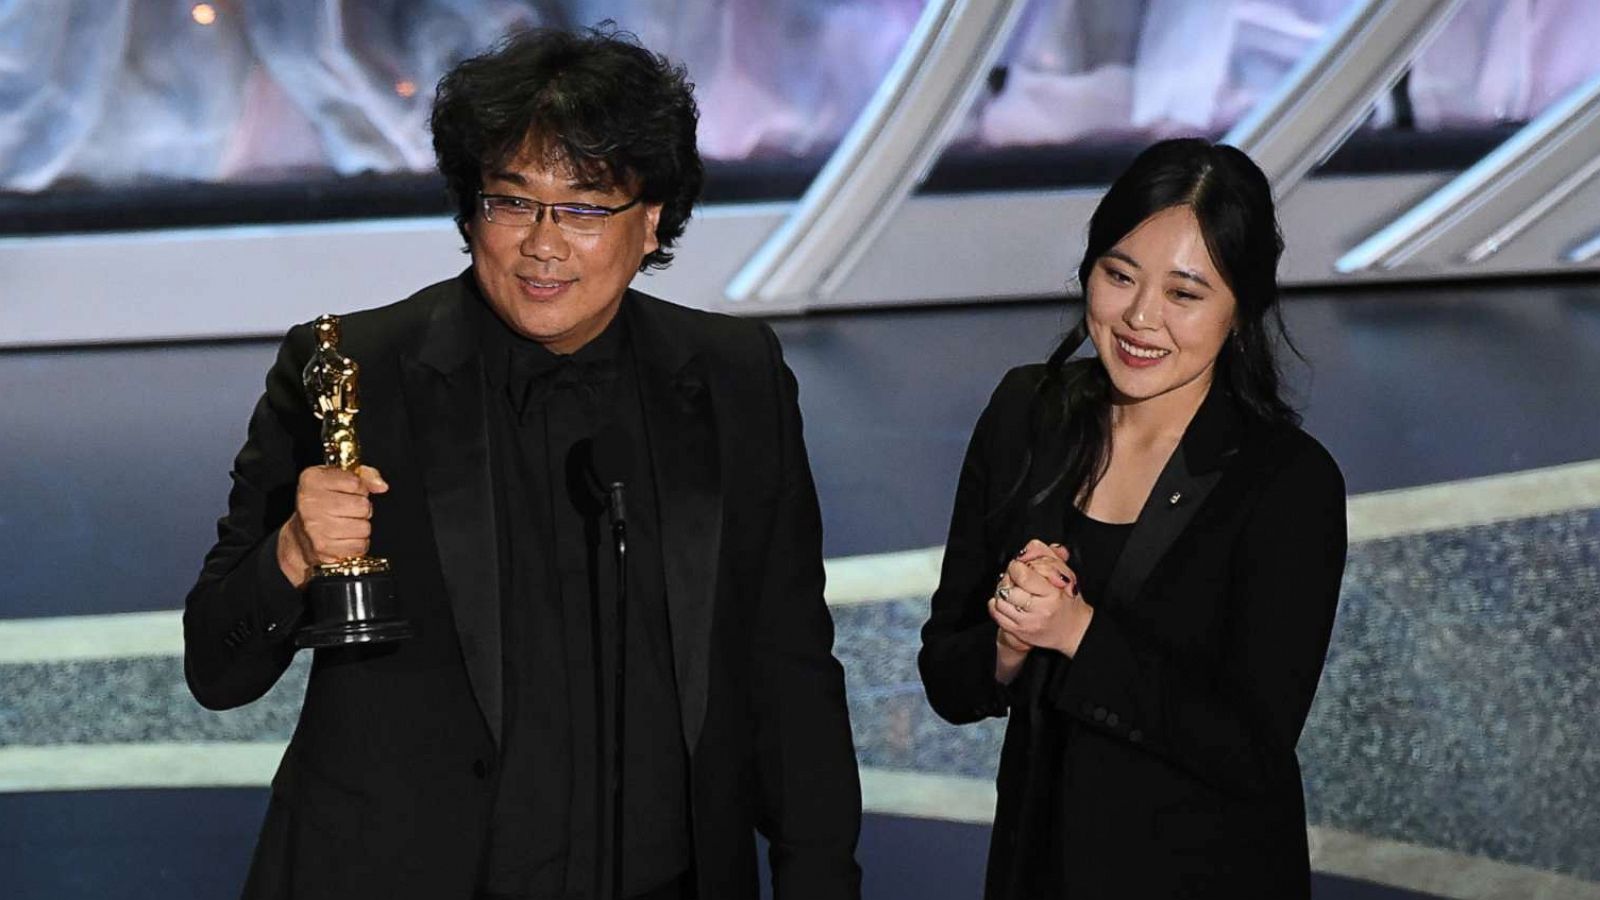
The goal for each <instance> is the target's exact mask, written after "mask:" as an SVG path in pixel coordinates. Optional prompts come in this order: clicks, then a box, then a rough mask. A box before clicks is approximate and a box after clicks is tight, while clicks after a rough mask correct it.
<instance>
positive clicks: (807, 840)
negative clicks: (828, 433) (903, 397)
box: [752, 326, 861, 900]
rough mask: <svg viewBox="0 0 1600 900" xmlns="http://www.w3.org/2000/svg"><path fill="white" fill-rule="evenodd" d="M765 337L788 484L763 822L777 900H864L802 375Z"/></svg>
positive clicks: (758, 642)
mask: <svg viewBox="0 0 1600 900" xmlns="http://www.w3.org/2000/svg"><path fill="white" fill-rule="evenodd" d="M762 331H763V334H764V336H765V338H766V340H767V342H768V347H769V353H770V355H771V365H772V370H773V373H774V377H775V379H776V390H777V401H778V409H777V419H778V427H779V429H780V448H781V449H780V454H781V458H780V460H779V467H778V471H779V472H780V478H781V484H780V486H779V491H778V496H777V506H776V514H775V524H774V530H773V532H772V537H771V541H770V543H769V544H768V548H767V551H766V559H765V561H764V565H763V569H764V577H763V582H762V584H761V594H760V597H759V600H758V603H759V605H758V612H757V618H756V621H755V632H754V635H755V636H754V646H753V647H752V660H753V663H752V666H753V670H752V671H753V675H754V678H753V684H752V693H753V697H752V706H753V710H752V712H753V714H754V715H755V717H756V721H757V729H756V731H757V734H756V742H757V747H756V753H757V763H756V764H757V769H758V772H759V777H760V786H761V808H760V817H759V819H758V822H759V825H760V831H761V833H762V834H763V835H765V836H766V837H767V839H768V841H769V842H770V845H771V850H770V859H771V864H772V884H773V896H774V898H775V900H811V898H817V900H832V898H845V900H853V898H858V897H860V894H861V871H860V868H859V867H858V866H857V865H856V861H855V847H856V840H857V837H858V835H859V833H860V830H861V784H860V779H859V776H858V774H857V771H856V758H855V749H854V746H853V745H852V742H851V736H850V716H849V710H848V707H847V706H846V703H845V692H844V669H843V667H841V666H840V665H839V661H838V660H837V659H835V658H834V656H833V619H832V617H831V616H830V615H829V612H828V608H827V604H826V602H825V601H824V600H823V580H824V576H823V568H822V516H821V512H820V510H819V508H818V505H817V492H816V487H815V485H814V484H813V483H812V479H811V468H810V464H809V463H808V462H807V458H806V449H805V440H804V438H803V436H802V433H801V421H800V406H799V401H798V389H797V386H796V384H795V378H794V374H793V373H792V372H791V371H790V370H789V368H788V366H787V365H785V364H784V362H783V358H782V351H781V350H780V348H779V345H778V339H777V337H776V335H774V334H773V333H772V331H771V329H769V328H767V327H766V326H762Z"/></svg>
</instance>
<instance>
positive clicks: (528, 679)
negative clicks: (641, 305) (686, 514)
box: [479, 306, 690, 900]
mask: <svg viewBox="0 0 1600 900" xmlns="http://www.w3.org/2000/svg"><path fill="white" fill-rule="evenodd" d="M481 310H482V314H481V316H480V322H479V327H480V333H481V341H482V347H483V354H484V371H485V378H486V381H487V385H488V390H489V403H488V406H489V410H490V414H489V433H490V441H489V446H490V455H491V462H492V467H493V477H494V480H495V484H496V485H498V486H499V489H498V490H497V491H496V492H495V499H496V522H497V524H498V526H499V528H498V530H499V537H500V543H501V554H500V559H501V561H502V563H501V572H500V578H501V597H502V602H503V609H502V623H503V631H502V634H503V652H502V666H503V672H504V685H505V707H504V708H505V719H504V727H505V732H504V740H503V743H502V747H501V766H500V769H499V781H498V784H497V789H496V795H495V805H494V814H493V819H492V821H491V824H490V832H489V841H488V844H487V848H486V851H485V862H484V868H483V875H482V878H481V884H480V889H481V892H482V895H483V896H488V897H495V898H502V897H503V898H508V900H509V898H515V900H545V898H569V897H571V898H576V897H593V896H596V895H597V893H598V891H599V889H600V888H599V885H600V884H601V882H602V881H603V880H605V879H608V878H609V875H608V874H607V873H608V872H609V859H610V857H609V853H608V851H607V848H608V846H609V841H610V835H611V816H610V812H611V805H610V802H609V800H608V799H607V796H606V793H605V790H606V781H605V779H606V776H607V773H608V772H609V771H610V764H609V762H608V760H609V755H608V748H609V746H610V741H609V735H610V729H611V725H612V719H611V714H610V710H611V709H613V706H612V703H613V697H612V696H611V692H612V690H613V682H612V673H613V671H614V669H613V666H614V665H615V660H614V659H613V657H614V655H615V652H614V647H615V642H614V641H615V638H614V635H615V633H616V628H615V623H616V617H615V602H616V572H615V559H614V556H613V553H612V538H611V527H610V520H609V518H608V515H609V514H608V513H607V512H606V510H605V508H604V503H603V501H602V500H601V499H600V496H599V493H598V490H597V489H596V487H595V486H594V483H593V480H592V476H591V474H590V473H591V471H592V463H591V461H590V460H591V454H592V452H593V451H592V448H591V445H590V439H591V438H592V437H593V436H594V435H596V434H598V433H599V431H600V430H601V429H602V428H603V427H605V425H606V424H607V423H609V422H615V423H616V424H617V425H619V426H621V427H622V429H623V431H624V432H625V433H627V434H629V435H630V436H631V437H632V438H633V446H634V448H636V451H635V453H634V454H633V455H634V457H635V460H636V461H635V464H634V466H633V467H632V468H633V471H632V472H631V474H630V475H629V477H628V478H627V485H628V498H627V502H628V505H629V507H630V514H629V517H628V563H629V565H628V568H629V572H628V597H627V601H628V604H629V616H628V620H627V621H628V628H627V631H628V634H627V654H628V676H627V687H626V690H627V697H626V706H627V709H626V717H627V726H626V727H627V731H626V748H625V756H626V759H625V764H624V774H623V783H624V801H623V802H624V804H625V809H624V823H625V825H624V830H623V845H624V869H623V882H624V889H623V896H632V895H635V894H638V893H642V892H643V891H645V890H647V889H649V888H652V887H655V886H657V885H659V884H661V883H663V882H666V881H669V880H671V879H673V878H675V877H676V876H677V875H678V874H679V873H681V872H683V871H684V870H685V869H686V868H688V866H689V860H690V846H689V827H688V802H687V790H688V788H687V754H686V751H685V749H684V741H683V734H682V726H681V723H680V719H679V716H678V709H679V706H678V696H677V689H676V685H675V682H674V676H673V666H672V654H671V645H670V641H669V634H668V625H667V618H666V604H665V597H664V588H663V582H662V574H661V573H662V570H661V557H660V542H659V540H658V538H657V535H656V533H655V529H656V516H655V509H656V499H655V489H654V483H653V481H652V479H651V477H650V467H649V466H648V465H642V464H639V463H638V462H637V459H638V458H640V457H641V456H642V453H643V448H644V446H645V444H644V440H645V437H644V434H645V429H644V423H643V414H642V410H641V408H640V405H639V393H638V385H637V378H636V376H635V373H634V367H633V364H632V356H631V353H630V352H629V347H628V338H627V323H626V319H625V317H624V316H622V315H620V314H619V315H618V316H617V317H616V318H615V319H613V320H612V322H611V324H610V325H609V326H607V328H606V329H605V331H604V332H602V333H601V334H600V335H599V336H597V337H596V338H595V339H594V340H592V341H591V342H589V343H588V344H586V345H584V346H583V347H582V348H580V349H579V350H578V351H577V352H575V353H573V354H571V355H565V356H563V355H557V354H554V353H551V352H550V351H548V350H546V349H545V348H544V347H542V346H540V345H539V344H538V343H536V342H534V341H530V340H527V339H525V338H522V337H520V336H519V335H517V334H515V333H513V332H512V331H511V330H510V329H509V328H507V327H506V326H505V324H504V323H503V322H501V320H500V319H499V317H498V316H496V315H494V314H493V313H492V312H490V311H489V310H488V308H487V307H486V306H485V307H482V308H481ZM597 657H598V658H599V659H600V660H601V661H602V665H601V666H600V667H598V668H597V667H596V665H595V660H596V658H597Z"/></svg>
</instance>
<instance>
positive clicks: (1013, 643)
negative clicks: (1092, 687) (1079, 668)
mask: <svg viewBox="0 0 1600 900" xmlns="http://www.w3.org/2000/svg"><path fill="white" fill-rule="evenodd" d="M1068 556H1069V554H1068V552H1067V548H1066V547H1063V546H1062V545H1060V544H1046V543H1044V542H1043V541H1040V540H1037V539H1035V540H1031V541H1029V542H1028V544H1027V546H1025V547H1023V548H1022V552H1021V553H1019V554H1017V556H1016V558H1015V559H1013V560H1011V562H1010V563H1008V564H1007V565H1006V570H1005V572H1004V573H1003V574H1001V576H1000V582H999V584H998V585H996V586H995V593H994V596H992V597H990V598H989V617H990V618H992V619H994V622H995V624H996V625H999V626H1000V633H999V635H998V636H997V637H996V640H997V642H998V643H999V645H1000V651H1001V652H1000V656H1001V658H1000V660H999V667H1000V669H1001V671H1000V672H997V675H999V676H1001V680H1002V681H1009V680H1010V678H1008V677H1004V676H1005V675H1006V672H1005V671H1004V670H1006V669H1013V670H1014V669H1015V668H1016V667H1018V666H1020V665H1021V661H1022V657H1023V656H1025V655H1027V653H1028V651H1030V650H1032V649H1033V648H1035V647H1044V648H1048V649H1051V650H1058V651H1060V652H1061V653H1063V654H1065V655H1066V656H1068V657H1071V656H1073V655H1075V654H1076V653H1077V652H1078V644H1079V643H1080V642H1081V641H1082V640H1083V634H1084V632H1085V631H1087V630H1088V628H1089V620H1090V619H1091V618H1093V617H1094V608H1093V607H1091V606H1090V605H1089V604H1088V603H1086V602H1084V600H1083V597H1081V596H1079V594H1078V576H1077V575H1076V574H1075V573H1074V572H1073V571H1072V569H1071V567H1069V566H1068V565H1067V559H1068ZM1008 662H1009V663H1011V665H1008ZM1010 674H1011V675H1014V674H1015V672H1014V671H1012V672H1011V673H1010Z"/></svg>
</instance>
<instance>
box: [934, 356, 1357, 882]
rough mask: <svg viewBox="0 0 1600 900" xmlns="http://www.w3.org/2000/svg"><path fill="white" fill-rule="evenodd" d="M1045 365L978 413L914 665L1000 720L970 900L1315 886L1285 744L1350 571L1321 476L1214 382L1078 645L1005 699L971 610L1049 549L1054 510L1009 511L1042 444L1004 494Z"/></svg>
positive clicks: (1061, 517) (1335, 497) (1036, 477)
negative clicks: (989, 820)
mask: <svg viewBox="0 0 1600 900" xmlns="http://www.w3.org/2000/svg"><path fill="white" fill-rule="evenodd" d="M1043 374H1044V368H1043V367H1042V366H1028V367H1024V368H1020V369H1015V370H1013V371H1011V372H1010V373H1008V374H1007V376H1006V377H1005V379H1004V380H1003V381H1002V382H1001V383H1000V386H999V387H998V388H997V389H996V390H995V392H994V396H993V398H992V399H991V400H990V402H989V406H988V408H987V409H986V410H985V411H984V413H983V415H982V417H981V418H980V419H979V421H978V425H977V428H976V431H975V432H974V434H973V436H972V442H971V445H970V447H969V449H968V451H967V457H966V461H965V463H964V465H963V467H962V471H961V480H960V485H959V487H958V488H957V491H956V501H955V512H954V515H953V517H952V521H951V524H950V538H949V543H948V544H947V545H946V548H945V557H944V567H943V571H942V573H941V576H940V582H939V588H938V591H937V592H936V593H935V594H934V596H933V609H932V614H931V616H930V618H929V620H928V622H927V625H926V626H925V627H924V628H923V632H922V637H923V646H922V652H921V654H920V656H919V657H918V663H919V666H920V668H921V671H922V678H923V683H924V685H925V687H926V689H927V693H928V700H929V702H930V703H931V704H932V705H933V708H934V709H935V710H936V711H937V712H938V713H939V715H941V716H943V717H944V718H946V719H948V720H949V721H951V722H954V723H958V724H959V723H965V722H974V721H977V720H979V719H982V718H984V717H987V716H1004V715H1007V714H1008V712H1009V713H1010V721H1009V723H1008V725H1007V728H1006V738H1005V744H1004V747H1003V749H1002V751H1001V757H1000V771H999V776H998V789H999V802H998V806H997V808H996V810H995V822H994V830H993V835H992V838H991V845H990V850H989V868H988V877H987V888H986V896H987V897H989V898H1028V897H1032V896H1035V894H1036V892H1039V891H1042V890H1046V889H1048V890H1050V891H1052V893H1051V894H1050V896H1071V897H1164V898H1165V897H1229V898H1234V897H1274V898H1286V897H1297V896H1298V897H1305V896H1308V895H1309V892H1310V873H1309V863H1308V858H1307V857H1308V854H1307V847H1306V832H1305V811H1304V800H1303V797H1302V788H1301V781H1300V769H1299V763H1298V761H1297V759H1296V757H1295V743H1296V741H1297V740H1298V739H1299V736H1300V729H1301V727H1302V726H1303V725H1304V723H1305V718H1306V713H1307V711H1308V709H1309V708H1310V705H1311V698H1312V694H1313V693H1314V692H1315V690H1316V686H1317V679H1318V677H1319V675H1320V673H1321V671H1322V663H1323V657H1324V655H1325V653H1326V651H1327V646H1328V638H1329V634H1330V632H1331V630H1332V626H1333V617H1334V607H1335V604H1336V603H1337V600H1338V595H1339V581H1340V578H1341V576H1342V574H1343V570H1344V557H1345V542H1346V538H1345V514H1344V480H1343V478H1342V476H1341V475H1340V473H1339V469H1338V466H1337V465H1335V463H1334V461H1333V459H1332V458H1331V457H1330V456H1329V455H1328V453H1327V451H1326V450H1324V449H1323V448H1322V446H1321V445H1320V444H1318V443H1317V442H1316V441H1315V440H1313V439H1312V438H1311V437H1309V436H1308V435H1306V434H1305V433H1304V432H1303V431H1301V430H1299V429H1298V428H1294V427H1291V426H1286V425H1267V424H1263V423H1259V422H1255V421H1251V420H1248V419H1247V418H1246V417H1245V416H1244V415H1243V414H1242V413H1241V411H1240V410H1239V409H1238V407H1237V406H1236V405H1235V403H1234V402H1233V401H1232V400H1231V399H1230V398H1229V397H1228V395H1227V393H1226V391H1225V390H1224V389H1223V388H1222V387H1221V386H1220V385H1218V386H1215V387H1213V389H1212V391H1211V393H1210V394H1209V395H1208V397H1207V398H1206V400H1205V401H1204V403H1203V404H1202V406H1201V408H1200V410H1199V411H1198V412H1197V413H1196V415H1195V418H1194V420H1193V421H1192V422H1191V423H1190V425H1189V428H1188V430H1187V432H1186V433H1185V434H1184V437H1183V440H1182V441H1181V442H1180V444H1179V446H1178V449H1177V450H1176V452H1174V454H1173V456H1172V458H1171V460H1170V461H1169V462H1168V464H1167V466H1166V468H1165V469H1164V470H1163V471H1162V473H1161V475H1160V477H1159V478H1158V479H1157V480H1156V484H1155V488H1154V489H1153V490H1152V491H1151V492H1150V497H1149V499H1148V500H1147V501H1146V502H1145V505H1144V508H1143V510H1142V511H1141V512H1140V514H1139V518H1138V522H1137V524H1136V525H1135V526H1134V529H1133V531H1132V533H1131V534H1130V535H1129V537H1128V542H1127V545H1126V548H1125V549H1124V551H1123V553H1122V556H1121V557H1120V558H1119V560H1118V562H1117V564H1116V566H1115V567H1114V569H1113V571H1112V575H1111V579H1110V582H1109V585H1108V587H1107V588H1106V591H1105V596H1103V597H1090V598H1087V599H1088V600H1089V601H1090V602H1091V603H1093V604H1094V606H1095V615H1094V618H1093V620H1092V621H1091V624H1090V626H1089V629H1088V631H1087V632H1086V633H1085V635H1084V638H1083V642H1082V644H1081V646H1080V647H1079V650H1078V653H1077V655H1076V656H1075V657H1074V658H1073V659H1071V660H1068V659H1066V658H1065V657H1063V656H1062V655H1061V654H1059V653H1055V652H1053V651H1034V652H1033V653H1030V654H1029V658H1028V659H1027V661H1026V662H1025V663H1024V665H1023V668H1022V671H1021V672H1020V673H1019V674H1018V676H1017V678H1016V680H1015V681H1013V682H1012V684H1011V685H1010V686H1009V687H1006V688H1002V687H1001V686H999V685H998V684H997V683H996V682H995V680H994V666H995V632H996V627H995V625H994V624H993V623H992V622H991V621H990V619H989V617H988V614H987V612H986V610H985V603H986V601H987V599H988V597H989V596H990V595H991V594H992V593H993V589H994V584H995V580H996V578H997V577H998V576H999V573H1000V571H1001V570H1002V568H1003V566H1004V563H1005V561H1006V560H1007V559H1008V558H1009V557H1010V556H1011V555H1012V554H1014V553H1016V552H1017V551H1018V550H1019V549H1021V547H1022V545H1023V544H1024V543H1026V541H1027V540H1028V539H1029V538H1033V537H1037V538H1041V539H1043V540H1045V541H1058V540H1061V539H1062V535H1063V531H1064V528H1065V525H1066V514H1067V511H1068V507H1067V505H1066V504H1067V502H1068V500H1067V498H1065V497H1062V496H1055V497H1053V498H1052V499H1050V500H1048V501H1046V502H1044V503H1042V504H1040V505H1038V506H1036V507H1035V508H1033V509H1032V510H1031V511H1026V512H1024V511H1023V509H1022V503H1021V501H1020V499H1019V498H1026V497H1030V496H1033V495H1034V494H1035V493H1036V492H1037V491H1039V490H1042V489H1043V488H1044V487H1045V486H1047V485H1048V484H1049V481H1050V478H1051V477H1053V476H1054V474H1055V472H1056V471H1058V470H1059V465H1057V464H1053V463H1052V460H1059V449H1056V450H1052V449H1051V448H1050V447H1049V446H1048V445H1045V446H1043V447H1041V448H1039V451H1038V455H1039V461H1038V463H1037V464H1036V465H1035V467H1034V470H1033V474H1032V475H1031V476H1030V478H1029V483H1027V484H1024V485H1021V486H1020V487H1018V486H1017V484H1016V482H1017V481H1018V479H1019V478H1021V477H1022V472H1023V467H1024V464H1025V463H1024V449H1025V448H1024V444H1025V443H1026V435H1027V418H1028V415H1029V404H1030V401H1031V400H1032V399H1033V397H1034V395H1035V393H1036V389H1037V387H1038V385H1039V382H1040V380H1041V378H1042V377H1043ZM1219 381H1220V380H1219ZM1057 493H1058V494H1059V493H1060V492H1057ZM1008 501H1009V502H1008ZM1052 829H1053V830H1052ZM1052 834H1054V835H1055V836H1056V837H1055V838H1054V839H1052V838H1051V835H1052ZM1056 892H1059V893H1056Z"/></svg>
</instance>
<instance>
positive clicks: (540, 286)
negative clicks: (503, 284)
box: [517, 275, 577, 291]
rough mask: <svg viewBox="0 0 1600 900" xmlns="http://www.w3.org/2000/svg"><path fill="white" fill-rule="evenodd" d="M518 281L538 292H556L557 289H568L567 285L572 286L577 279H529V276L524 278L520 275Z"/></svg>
mask: <svg viewBox="0 0 1600 900" xmlns="http://www.w3.org/2000/svg"><path fill="white" fill-rule="evenodd" d="M517 280H518V281H520V282H522V283H523V284H525V285H527V286H528V287H531V288H535V289H537V290H541V291H552V290H555V289H556V288H563V287H566V286H567V285H569V284H571V283H572V282H574V281H576V280H577V279H575V278H528V277H527V276H524V275H518V276H517Z"/></svg>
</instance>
